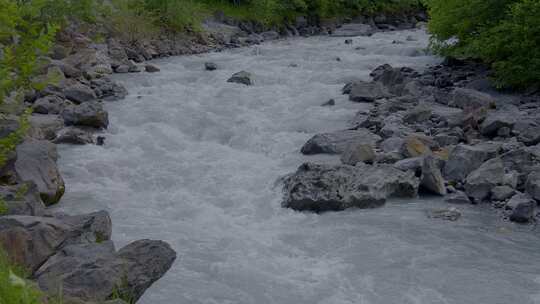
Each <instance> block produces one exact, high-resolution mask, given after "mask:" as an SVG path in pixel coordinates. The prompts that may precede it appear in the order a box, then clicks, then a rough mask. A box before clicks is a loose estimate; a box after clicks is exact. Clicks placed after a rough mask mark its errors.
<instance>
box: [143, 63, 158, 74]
mask: <svg viewBox="0 0 540 304" xmlns="http://www.w3.org/2000/svg"><path fill="white" fill-rule="evenodd" d="M144 70H145V71H146V72H148V73H157V72H159V71H161V70H160V69H159V68H158V67H157V66H155V65H153V64H146V65H145V66H144Z"/></svg>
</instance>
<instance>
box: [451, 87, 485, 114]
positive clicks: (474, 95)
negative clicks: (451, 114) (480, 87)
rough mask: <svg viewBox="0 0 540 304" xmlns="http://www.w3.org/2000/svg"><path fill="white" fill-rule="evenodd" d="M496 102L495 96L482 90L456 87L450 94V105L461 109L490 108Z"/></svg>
mask: <svg viewBox="0 0 540 304" xmlns="http://www.w3.org/2000/svg"><path fill="white" fill-rule="evenodd" d="M494 104H495V102H494V100H493V98H492V97H491V96H490V95H488V94H486V93H482V92H480V91H476V90H473V89H465V88H455V89H454V90H453V91H452V93H451V94H450V100H449V102H448V105H449V106H451V107H456V108H460V109H477V108H482V107H485V108H490V107H492V106H493V105H494Z"/></svg>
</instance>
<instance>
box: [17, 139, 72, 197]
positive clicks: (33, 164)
mask: <svg viewBox="0 0 540 304" xmlns="http://www.w3.org/2000/svg"><path fill="white" fill-rule="evenodd" d="M57 158H58V154H57V152H56V146H55V145H54V144H52V143H50V142H48V141H45V140H34V139H28V140H26V141H24V142H23V143H22V144H20V145H19V146H17V161H16V162H15V170H16V172H17V174H18V176H19V177H20V179H21V180H22V181H25V182H26V181H27V182H32V183H34V184H35V185H36V187H37V189H38V191H39V195H40V197H41V199H42V200H43V203H45V205H52V204H56V203H57V202H58V201H59V200H60V198H61V197H62V195H63V194H64V191H65V185H64V180H63V179H62V176H60V172H59V171H58V168H57V166H56V160H57Z"/></svg>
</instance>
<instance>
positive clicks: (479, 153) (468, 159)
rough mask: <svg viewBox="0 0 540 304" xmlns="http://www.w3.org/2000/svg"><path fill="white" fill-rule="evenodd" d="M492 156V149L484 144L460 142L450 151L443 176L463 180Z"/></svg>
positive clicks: (451, 179) (453, 179)
mask: <svg viewBox="0 0 540 304" xmlns="http://www.w3.org/2000/svg"><path fill="white" fill-rule="evenodd" d="M491 156H492V154H491V151H490V150H487V149H485V148H484V147H482V146H469V145H465V144H459V145H457V146H456V147H455V148H454V149H453V150H452V152H451V153H450V155H449V158H448V161H447V162H446V165H445V166H444V170H443V176H444V177H445V178H446V179H447V180H449V181H462V180H464V179H465V178H466V177H467V176H468V175H469V173H471V172H472V171H474V170H476V169H478V168H479V167H480V166H481V165H482V164H483V163H484V161H485V160H487V159H488V158H490V157H491Z"/></svg>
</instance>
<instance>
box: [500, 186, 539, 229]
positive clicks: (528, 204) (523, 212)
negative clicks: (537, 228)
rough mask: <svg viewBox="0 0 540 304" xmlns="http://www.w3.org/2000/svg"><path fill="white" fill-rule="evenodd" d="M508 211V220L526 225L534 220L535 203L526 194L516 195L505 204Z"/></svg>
mask: <svg viewBox="0 0 540 304" xmlns="http://www.w3.org/2000/svg"><path fill="white" fill-rule="evenodd" d="M506 209H507V210H510V216H509V218H510V220H511V221H513V222H516V223H527V222H529V221H532V220H533V219H534V213H535V210H536V202H535V201H534V200H533V199H532V198H531V197H530V196H529V195H527V194H523V193H518V194H516V195H514V196H513V197H512V198H511V199H510V201H508V203H507V204H506Z"/></svg>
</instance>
